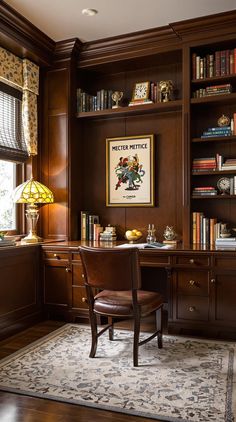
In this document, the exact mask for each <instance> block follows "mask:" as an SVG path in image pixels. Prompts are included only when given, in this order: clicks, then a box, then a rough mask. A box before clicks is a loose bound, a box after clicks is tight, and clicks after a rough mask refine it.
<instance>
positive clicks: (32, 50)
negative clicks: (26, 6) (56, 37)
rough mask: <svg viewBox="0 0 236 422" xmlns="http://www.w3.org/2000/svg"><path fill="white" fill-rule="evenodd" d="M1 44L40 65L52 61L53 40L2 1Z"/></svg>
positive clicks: (0, 10) (0, 4)
mask: <svg viewBox="0 0 236 422" xmlns="http://www.w3.org/2000/svg"><path fill="white" fill-rule="evenodd" d="M0 33H1V46H2V47H4V48H6V49H8V50H10V51H11V52H12V53H14V54H17V55H18V56H19V57H21V58H25V57H27V58H29V59H31V60H33V61H34V62H36V63H37V64H39V65H41V66H49V65H50V64H51V62H52V58H53V52H54V48H55V42H54V41H53V40H52V39H51V38H49V37H48V36H47V35H45V34H44V33H43V32H42V31H40V30H39V29H38V28H36V27H35V26H34V25H33V24H32V23H31V22H30V21H28V20H27V19H26V18H24V16H22V15H20V14H19V13H18V12H17V11H16V10H14V9H13V8H12V7H10V6H9V5H8V4H7V3H5V2H4V1H1V2H0Z"/></svg>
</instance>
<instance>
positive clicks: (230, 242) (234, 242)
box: [215, 237, 236, 248]
mask: <svg viewBox="0 0 236 422" xmlns="http://www.w3.org/2000/svg"><path fill="white" fill-rule="evenodd" d="M215 245H216V247H218V248H222V247H223V248H225V247H226V248H236V237H226V238H222V237H220V238H218V239H216V241H215Z"/></svg>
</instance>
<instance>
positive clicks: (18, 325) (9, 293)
mask: <svg viewBox="0 0 236 422" xmlns="http://www.w3.org/2000/svg"><path fill="white" fill-rule="evenodd" d="M0 274H1V282H0V337H1V338H3V337H5V336H9V335H11V334H14V333H15V332H17V331H20V330H23V329H24V328H26V327H27V326H29V325H32V324H34V323H35V322H38V321H39V320H40V319H41V318H42V312H41V309H42V294H41V284H40V277H39V247H38V246H30V247H29V246H28V247H27V246H25V247H24V246H22V247H17V248H16V247H8V248H4V247H2V248H1V251H0Z"/></svg>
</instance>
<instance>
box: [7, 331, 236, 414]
mask: <svg viewBox="0 0 236 422" xmlns="http://www.w3.org/2000/svg"><path fill="white" fill-rule="evenodd" d="M115 333H116V334H115V335H116V337H115V340H114V341H109V340H108V334H104V335H103V336H101V337H100V338H99V342H98V349H97V356H96V358H94V359H91V358H89V357H88V355H89V351H90V341H91V338H90V328H89V327H87V326H84V325H77V324H66V325H65V326H63V327H61V328H59V329H58V330H56V331H54V332H53V333H51V334H49V335H48V336H46V337H43V338H42V339H41V340H38V341H37V342H34V343H32V344H31V345H30V346H28V347H26V348H24V349H21V350H20V351H18V352H16V353H14V355H11V356H9V357H8V358H5V359H3V360H2V361H1V362H0V389H1V390H4V391H10V392H14V393H21V394H27V395H31V396H34V397H41V398H47V399H52V400H57V401H64V402H68V403H75V404H79V405H85V406H91V407H95V408H99V409H107V410H112V411H115V412H123V413H128V414H132V415H138V416H143V417H148V418H153V419H159V420H164V421H178V422H179V421H196V422H201V421H202V422H213V421H214V422H221V421H222V422H223V421H226V422H231V421H233V411H232V393H233V367H234V356H235V344H234V343H226V342H214V341H204V340H195V339H194V340H193V339H186V338H181V337H174V336H164V339H163V340H164V341H163V349H158V347H157V343H156V339H153V340H152V341H151V342H149V343H147V344H145V345H143V346H142V347H141V348H140V350H139V363H140V366H139V367H133V363H132V333H131V332H129V331H120V330H119V331H115ZM144 336H145V334H143V333H142V337H144Z"/></svg>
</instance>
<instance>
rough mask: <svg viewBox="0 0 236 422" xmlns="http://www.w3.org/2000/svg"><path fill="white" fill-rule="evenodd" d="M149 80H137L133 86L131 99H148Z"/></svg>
mask: <svg viewBox="0 0 236 422" xmlns="http://www.w3.org/2000/svg"><path fill="white" fill-rule="evenodd" d="M149 91H150V82H137V83H136V84H135V87H134V91H133V96H132V101H140V100H148V98H149Z"/></svg>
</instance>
